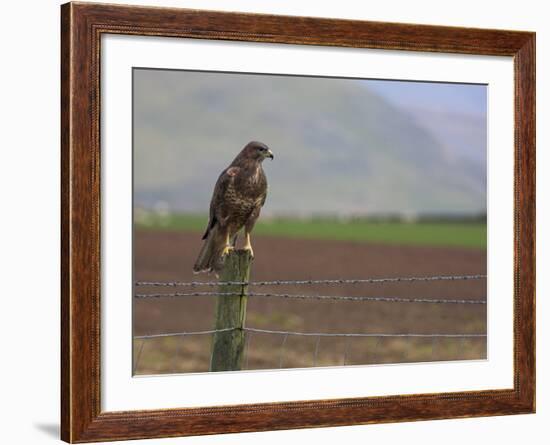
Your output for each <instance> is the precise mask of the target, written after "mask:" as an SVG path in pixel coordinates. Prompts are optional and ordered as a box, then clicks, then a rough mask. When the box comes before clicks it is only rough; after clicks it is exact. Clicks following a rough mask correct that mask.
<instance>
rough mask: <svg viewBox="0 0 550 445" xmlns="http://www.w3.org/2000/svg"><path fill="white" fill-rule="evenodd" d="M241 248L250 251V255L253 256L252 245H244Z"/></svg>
mask: <svg viewBox="0 0 550 445" xmlns="http://www.w3.org/2000/svg"><path fill="white" fill-rule="evenodd" d="M243 250H247V251H248V252H250V257H251V258H254V251H253V250H252V246H244V247H243Z"/></svg>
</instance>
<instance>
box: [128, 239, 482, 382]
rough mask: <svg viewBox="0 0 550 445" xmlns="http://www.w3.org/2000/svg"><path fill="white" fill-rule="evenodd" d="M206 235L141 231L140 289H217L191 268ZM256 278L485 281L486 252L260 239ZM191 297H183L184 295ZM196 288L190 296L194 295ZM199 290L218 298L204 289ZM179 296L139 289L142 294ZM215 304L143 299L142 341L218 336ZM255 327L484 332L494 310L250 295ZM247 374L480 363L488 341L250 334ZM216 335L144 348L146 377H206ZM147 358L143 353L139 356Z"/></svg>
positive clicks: (331, 291) (307, 290) (443, 284)
mask: <svg viewBox="0 0 550 445" xmlns="http://www.w3.org/2000/svg"><path fill="white" fill-rule="evenodd" d="M200 243H201V241H200V234H198V233H182V232H153V231H138V232H136V236H135V245H134V246H135V251H134V255H135V274H134V275H135V276H134V278H135V280H136V281H172V280H174V281H176V280H177V281H195V280H202V281H209V280H214V279H215V277H211V276H204V275H201V276H196V275H193V273H192V265H193V262H194V260H195V256H196V254H197V253H198V251H199V247H200ZM253 245H254V251H255V255H256V258H255V260H254V263H253V266H252V276H251V279H252V280H255V281H258V280H278V279H279V280H282V279H284V280H304V279H333V278H334V279H336V278H367V277H393V276H428V275H462V274H485V273H486V253H485V251H482V250H475V249H461V248H441V247H411V246H388V245H376V244H367V243H354V242H342V241H321V240H300V239H286V238H270V237H260V236H258V237H255V238H254V239H253ZM179 290H182V291H183V289H179ZM186 290H188V291H189V290H190V289H186ZM195 290H215V288H202V289H195ZM171 291H174V289H173V288H152V287H150V288H145V287H139V288H136V292H137V293H152V292H155V293H156V292H171ZM256 291H258V292H260V291H261V292H276V293H299V294H312V295H314V294H321V295H354V296H360V295H368V296H400V297H421V298H459V299H484V298H485V295H486V281H485V280H471V281H452V282H451V281H436V282H415V283H386V284H364V285H343V286H326V285H320V286H276V287H275V286H274V287H268V286H266V287H262V288H261V289H256ZM213 317H214V297H185V298H179V299H150V300H135V302H134V334H135V335H143V334H155V333H165V332H182V331H193V330H207V329H211V328H212V325H213ZM247 325H248V326H250V327H258V328H265V329H274V330H291V331H299V332H330V333H335V332H349V333H354V332H371V333H374V332H376V333H484V332H485V331H486V307H485V305H464V304H461V305H457V304H419V303H385V302H384V303H382V302H350V301H318V300H308V301H303V300H285V299H279V298H260V297H251V298H249V302H248V312H247ZM248 336H249V337H248V340H249V341H250V343H249V346H248V358H247V359H245V361H246V362H247V368H249V369H259V368H279V367H281V366H282V367H307V366H332V365H341V364H343V363H344V360H345V362H346V364H367V363H390V362H407V361H429V360H456V359H480V358H485V356H486V342H485V339H466V340H461V339H439V340H435V341H434V340H432V339H411V338H389V339H388V338H384V339H382V340H378V339H376V338H352V339H348V340H346V339H345V338H326V337H323V338H322V339H321V340H320V342H319V344H318V347H317V351H318V354H317V356H315V349H316V342H317V337H296V336H289V337H288V338H287V341H286V342H285V343H284V345H283V340H284V336H281V335H268V334H253V335H250V334H248ZM210 341H211V338H210V336H209V335H202V336H188V337H168V338H163V339H160V340H147V341H145V342H142V341H136V342H135V345H134V347H135V352H136V353H135V357H136V358H137V357H139V363H138V364H137V367H136V373H138V374H154V373H171V372H200V371H206V370H207V369H208V361H209V352H210ZM140 350H141V353H140Z"/></svg>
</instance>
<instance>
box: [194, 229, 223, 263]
mask: <svg viewBox="0 0 550 445" xmlns="http://www.w3.org/2000/svg"><path fill="white" fill-rule="evenodd" d="M225 241H226V240H225V236H224V234H223V233H220V230H218V227H217V226H214V227H212V229H210V231H209V232H208V236H207V237H206V239H205V240H204V243H203V245H202V248H201V251H200V253H199V256H198V257H197V261H195V265H194V266H193V272H195V273H200V272H207V273H208V272H218V271H219V270H220V269H221V268H222V266H223V258H222V254H223V249H224V247H225Z"/></svg>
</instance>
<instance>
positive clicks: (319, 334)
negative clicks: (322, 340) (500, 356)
mask: <svg viewBox="0 0 550 445" xmlns="http://www.w3.org/2000/svg"><path fill="white" fill-rule="evenodd" d="M236 330H242V331H244V332H255V333H259V334H276V335H286V336H288V335H300V336H306V337H380V338H381V337H395V338H397V337H419V338H485V337H487V334H409V333H402V334H390V333H340V332H338V333H331V332H296V331H278V330H272V329H260V328H249V327H244V328H224V329H210V330H206V331H194V332H170V333H163V334H150V335H138V336H135V337H134V339H150V338H160V337H179V336H186V335H203V334H216V333H220V332H230V331H236Z"/></svg>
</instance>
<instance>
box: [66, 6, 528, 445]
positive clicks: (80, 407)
mask: <svg viewBox="0 0 550 445" xmlns="http://www.w3.org/2000/svg"><path fill="white" fill-rule="evenodd" d="M103 34H127V35H138V36H139V35H145V36H166V37H180V38H193V39H221V40H235V41H249V42H276V43H286V44H300V45H323V46H337V47H354V48H378V49H391V50H408V51H428V52H447V53H461V54H477V55H498V56H512V57H513V58H514V70H515V80H514V82H515V86H514V88H515V92H514V94H515V127H514V134H515V172H514V175H515V176H514V178H515V197H514V200H515V201H514V202H515V214H514V230H515V233H514V245H515V248H514V268H515V271H514V387H513V389H506V390H499V389H496V390H484V391H470V392H455V393H436V394H417V395H401V396H383V397H367V398H348V399H330V400H311V401H308V400H305V401H299V402H286V403H261V404H248V405H236V406H212V407H209V408H181V409H162V410H150V411H128V412H102V410H101V404H100V360H101V348H100V337H101V331H100V305H101V295H100V230H101V228H100V200H101V195H100V181H101V178H100V162H101V159H100V137H99V136H100V134H99V132H100V120H99V115H100V110H101V107H100V55H101V45H100V38H101V36H102V35H103ZM61 35H62V43H61V149H62V157H61V171H62V176H61V202H62V210H61V221H62V226H61V231H62V244H61V270H62V272H61V289H62V292H61V314H62V316H61V332H62V341H61V369H62V373H61V437H62V439H63V440H65V441H67V442H71V443H73V442H93V441H104V440H122V439H139V438H153V437H173V436H185V435H199V434H216V433H230V432H245V431H265V430H281V429H289V428H307V427H321V426H339V425H356V424H368V423H379V422H401V421H412V420H427V419H442V418H458V417H474V416H493V415H507V414H519V413H533V412H534V411H535V34H534V33H530V32H517V31H502V30H486V29H467V28H454V27H439V26H426V25H410V24H395V23H380V22H363V21H351V20H334V19H324V18H322V19H321V18H306V17H290V16H274V15H256V14H243V13H225V12H212V11H197V10H186V9H172V8H148V7H134V6H117V5H107V4H92V3H68V4H65V5H62V7H61Z"/></svg>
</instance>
